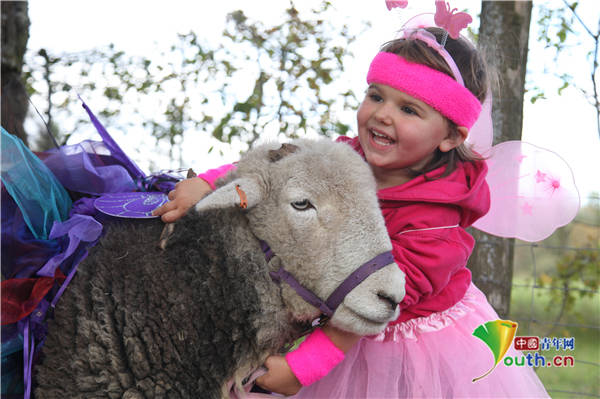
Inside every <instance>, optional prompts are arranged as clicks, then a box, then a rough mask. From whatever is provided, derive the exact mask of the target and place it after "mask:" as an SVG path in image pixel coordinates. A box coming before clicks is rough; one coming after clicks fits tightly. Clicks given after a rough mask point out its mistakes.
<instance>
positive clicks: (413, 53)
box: [380, 27, 489, 177]
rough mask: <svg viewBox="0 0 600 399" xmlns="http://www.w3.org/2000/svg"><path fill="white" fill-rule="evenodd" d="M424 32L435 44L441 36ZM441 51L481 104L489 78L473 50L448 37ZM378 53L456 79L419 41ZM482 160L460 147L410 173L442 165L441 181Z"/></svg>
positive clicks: (393, 44) (454, 131)
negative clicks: (459, 166) (466, 164)
mask: <svg viewBox="0 0 600 399" xmlns="http://www.w3.org/2000/svg"><path fill="white" fill-rule="evenodd" d="M427 31H429V32H430V33H432V34H433V35H434V36H435V38H436V40H437V41H438V43H439V42H441V40H442V37H443V36H444V33H445V31H444V30H443V29H440V28H435V27H431V28H427ZM444 47H445V49H446V51H448V53H449V54H450V56H451V57H452V59H453V60H454V62H455V63H456V66H457V67H458V70H459V71H460V74H461V76H462V78H463V81H464V83H465V87H466V88H467V89H469V91H471V93H473V95H474V96H475V97H477V99H478V100H479V101H480V102H481V103H483V102H484V101H485V98H486V95H487V92H488V87H489V77H488V72H487V66H486V64H485V61H484V60H483V58H482V57H481V55H480V54H479V52H478V51H477V49H476V48H475V47H474V46H473V45H472V44H471V43H469V42H468V41H467V40H465V39H463V38H461V37H459V38H458V39H456V40H454V39H452V38H451V37H448V38H447V41H446V44H445V46H444ZM380 51H384V52H387V53H394V54H397V55H399V56H401V57H402V58H404V59H406V60H407V61H411V62H415V63H419V64H423V65H426V66H428V67H430V68H433V69H436V70H438V71H440V72H443V73H445V74H446V75H448V76H450V77H452V78H454V79H456V78H455V76H454V75H453V74H452V70H451V69H450V67H449V66H448V64H447V63H446V61H445V60H444V58H442V56H441V55H439V54H438V52H437V51H436V50H434V49H432V48H431V47H429V46H428V45H427V44H426V43H425V42H423V41H421V40H413V39H396V40H392V41H390V42H387V43H385V44H384V45H383V46H382V47H381V50H380ZM445 119H446V122H447V123H448V129H449V134H450V136H451V137H456V136H458V135H459V132H458V126H457V125H456V123H454V122H452V121H451V120H450V119H448V118H445ZM482 159H483V158H482V157H481V156H480V155H479V154H477V153H475V152H474V151H473V150H471V149H470V148H469V146H468V145H466V144H465V143H462V144H460V145H459V146H458V147H456V148H454V149H452V150H450V151H448V152H442V151H440V150H439V149H436V152H435V154H434V157H433V158H432V160H431V161H430V162H429V163H427V165H425V166H424V167H423V168H422V169H421V170H418V171H417V170H415V171H414V173H415V176H418V175H420V174H425V173H427V172H430V171H432V170H434V169H437V168H439V167H440V166H442V165H446V170H445V171H444V173H443V175H442V176H441V177H444V176H447V175H449V174H450V173H452V172H453V171H454V170H455V169H456V166H457V164H458V162H474V161H479V160H482Z"/></svg>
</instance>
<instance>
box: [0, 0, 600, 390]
mask: <svg viewBox="0 0 600 399" xmlns="http://www.w3.org/2000/svg"><path fill="white" fill-rule="evenodd" d="M452 7H457V8H458V10H460V11H467V12H469V13H470V14H471V15H472V16H473V19H474V21H473V23H472V24H471V25H470V26H469V28H468V35H469V36H470V37H471V38H472V40H473V41H474V42H475V43H477V45H478V46H479V48H480V49H481V50H482V51H483V52H484V54H485V56H486V59H487V61H488V63H489V64H490V66H491V67H492V69H493V70H494V71H495V73H496V75H497V76H498V82H499V83H498V85H497V87H495V88H494V127H495V136H494V141H495V142H496V143H497V142H502V141H506V140H514V139H522V140H524V141H527V142H530V143H532V144H535V145H538V146H540V147H543V148H547V149H549V150H552V151H554V152H556V153H558V154H559V155H560V156H561V157H562V158H563V159H565V160H566V161H567V162H568V163H569V165H570V166H571V168H572V169H573V173H574V176H575V181H576V183H577V185H578V187H579V191H580V196H581V209H580V211H579V214H578V216H577V217H576V218H575V220H574V221H573V222H572V223H570V224H569V225H567V226H564V227H562V228H560V229H558V230H557V231H556V232H555V233H554V234H553V235H552V236H550V237H549V238H547V239H546V240H544V241H540V242H536V243H526V242H522V241H519V240H513V239H500V238H497V237H491V236H487V235H485V234H484V233H481V232H479V231H473V234H474V235H476V237H477V240H478V246H477V248H476V250H475V253H474V255H473V257H472V259H471V262H470V263H471V264H470V268H471V269H472V271H473V276H474V281H475V282H476V284H478V286H480V287H481V288H482V289H483V291H484V292H486V294H487V295H488V299H489V300H490V302H491V303H492V304H493V305H494V307H495V308H496V309H497V310H498V312H499V314H500V315H501V316H502V317H504V318H509V319H511V320H514V321H517V322H519V330H518V333H517V334H518V335H529V336H539V337H575V350H574V351H572V352H571V353H565V351H564V350H557V351H546V352H544V353H542V354H543V355H545V356H550V355H551V354H559V355H564V354H570V355H573V356H574V358H575V366H574V367H572V368H564V367H563V368H550V367H540V368H538V369H537V372H538V375H539V376H540V377H541V378H542V381H543V382H544V384H545V385H546V388H547V389H548V391H549V392H550V394H551V395H552V397H600V345H599V344H598V342H600V296H599V294H598V286H599V284H600V255H599V253H600V249H599V248H600V200H599V196H598V195H599V192H600V178H599V177H598V171H600V156H599V155H600V119H599V115H600V105H599V91H598V89H599V88H600V83H599V79H600V76H599V75H598V55H599V54H598V51H599V50H598V49H599V36H600V3H598V2H597V1H595V0H583V1H580V2H574V1H565V0H548V1H543V2H542V1H539V2H538V1H536V2H530V1H483V2H481V1H477V0H462V1H461V0H456V1H453V2H452ZM434 10H435V5H434V1H433V0H421V1H416V0H413V1H409V6H408V7H407V8H406V9H394V10H392V11H391V12H390V11H388V10H387V9H386V7H385V2H384V1H383V0H378V1H374V0H368V1H367V0H364V1H353V2H349V1H347V0H331V1H317V0H303V1H295V2H294V1H285V0H280V1H276V2H275V1H266V0H253V1H251V2H250V1H242V0H230V1H223V2H206V1H203V2H189V1H170V2H160V1H143V2H142V1H136V0H128V1H116V0H114V1H113V0H108V1H103V2H97V1H95V2H82V1H74V0H73V1H67V0H55V1H52V2H48V1H44V0H32V1H29V2H24V1H2V126H3V127H5V128H6V129H7V130H8V131H9V132H10V133H12V134H15V135H18V136H19V137H21V138H22V139H23V141H24V142H25V143H27V144H28V146H29V147H30V148H31V149H33V150H34V151H44V150H47V149H49V148H51V147H52V146H53V142H52V140H51V139H50V135H49V134H48V131H50V132H51V134H52V136H53V137H54V138H55V139H56V140H57V142H58V143H59V144H61V145H62V144H74V143H78V142H80V141H81V140H84V139H89V138H94V137H96V136H95V131H94V129H93V127H92V126H91V124H90V122H89V120H88V118H87V115H86V114H85V112H84V111H83V109H82V107H81V102H80V100H79V99H78V96H81V98H82V99H83V100H84V101H85V102H86V103H87V104H88V105H89V106H90V108H91V109H92V110H93V111H94V112H95V113H96V114H97V116H98V117H99V119H100V121H101V122H102V123H103V124H104V125H105V126H106V127H107V129H108V131H109V132H110V133H111V135H113V137H114V138H115V140H116V141H117V142H118V143H119V144H120V145H121V146H122V148H123V149H124V151H125V152H126V153H127V154H128V155H129V156H130V157H131V158H132V159H133V160H134V161H135V162H136V163H138V165H139V166H140V167H141V168H142V169H143V170H144V171H146V172H157V171H159V170H170V169H175V170H178V169H180V168H183V169H187V168H189V167H192V168H194V169H195V170H196V171H197V172H200V171H203V170H205V169H207V168H211V167H216V166H219V165H221V164H223V163H226V162H232V161H235V160H236V159H237V158H238V157H239V154H240V152H242V151H245V150H246V149H248V148H249V146H251V145H253V144H255V143H258V142H263V141H267V140H275V139H280V140H281V139H284V140H285V139H289V138H293V137H319V136H327V137H331V138H335V137H337V136H338V135H342V134H346V135H351V136H352V135H354V129H355V112H356V108H357V106H358V104H359V102H360V101H361V99H362V96H363V94H364V90H365V89H366V82H365V80H364V79H365V76H366V71H367V68H368V65H369V63H370V61H371V59H372V57H373V56H374V54H375V53H376V52H377V51H378V49H379V47H380V46H381V45H382V44H383V43H384V42H385V41H387V40H390V39H392V38H393V37H394V36H395V34H396V31H397V30H398V29H399V28H400V27H401V26H402V24H403V23H404V22H406V20H407V19H408V18H409V17H411V16H413V15H415V14H418V13H423V12H433V11H434Z"/></svg>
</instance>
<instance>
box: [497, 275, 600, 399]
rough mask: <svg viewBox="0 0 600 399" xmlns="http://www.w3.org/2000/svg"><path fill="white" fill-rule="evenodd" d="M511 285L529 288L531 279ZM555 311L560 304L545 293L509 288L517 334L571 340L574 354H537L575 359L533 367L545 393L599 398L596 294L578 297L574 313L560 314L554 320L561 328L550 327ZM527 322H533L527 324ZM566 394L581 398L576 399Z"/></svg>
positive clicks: (599, 331)
mask: <svg viewBox="0 0 600 399" xmlns="http://www.w3.org/2000/svg"><path fill="white" fill-rule="evenodd" d="M515 284H522V285H530V284H531V279H529V281H527V280H515ZM532 295H533V301H532ZM559 312H560V303H555V302H552V298H551V295H550V294H549V291H548V290H546V289H535V290H534V292H533V293H532V289H531V288H524V287H513V290H512V297H511V314H510V317H509V318H510V319H511V320H513V321H516V322H518V323H519V329H518V331H517V335H531V336H539V337H540V339H541V338H542V337H559V338H560V337H575V350H574V351H565V350H559V351H556V350H549V351H540V354H541V355H543V356H544V357H545V358H546V359H549V358H551V357H552V356H554V355H562V356H564V355H571V356H573V357H574V359H575V366H574V367H539V368H537V370H536V371H537V374H538V376H539V377H540V379H541V380H542V382H543V383H544V386H545V387H546V389H547V390H548V393H549V394H550V395H551V396H552V397H553V398H573V397H582V398H583V397H589V396H595V397H600V366H599V364H600V329H599V327H600V295H599V294H595V295H594V296H593V297H586V298H579V299H578V300H577V302H576V305H575V307H574V310H573V311H570V312H568V313H565V314H563V316H562V318H561V319H560V320H559V321H558V323H560V324H563V325H554V323H555V321H556V318H557V316H558V314H559ZM531 319H536V320H537V321H535V322H531V321H530V320H531ZM572 325H584V326H590V327H591V328H587V327H574V326H572ZM594 327H595V328H594ZM584 362H590V363H594V364H587V363H584ZM560 391H566V392H567V393H565V392H560ZM568 392H577V393H581V394H585V395H581V396H577V395H574V394H572V393H568Z"/></svg>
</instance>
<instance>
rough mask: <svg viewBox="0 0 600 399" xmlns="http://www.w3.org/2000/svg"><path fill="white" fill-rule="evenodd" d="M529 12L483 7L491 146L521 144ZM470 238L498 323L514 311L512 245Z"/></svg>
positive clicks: (515, 4) (521, 5) (513, 4)
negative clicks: (493, 79) (490, 77)
mask: <svg viewBox="0 0 600 399" xmlns="http://www.w3.org/2000/svg"><path fill="white" fill-rule="evenodd" d="M531 9H532V3H531V2H529V1H483V2H482V3H481V18H480V20H481V23H480V29H479V43H478V45H479V48H480V49H481V50H482V51H483V53H484V56H485V58H486V61H487V63H488V65H489V66H490V68H491V70H492V71H495V72H496V74H497V79H498V84H494V85H492V93H493V100H494V101H493V111H492V112H493V115H492V118H493V123H494V143H493V144H497V143H500V142H503V141H507V140H520V139H521V131H522V127H523V98H524V93H525V73H526V70H527V68H526V66H527V50H528V47H527V44H528V41H529V25H530V21H531ZM508 43H510V45H507V44H508ZM471 233H472V234H473V236H474V237H475V240H476V242H477V244H476V246H475V250H474V251H473V255H472V256H471V259H470V260H469V268H470V269H471V271H472V272H473V282H474V283H475V284H476V285H477V286H478V287H479V288H480V289H481V290H482V291H483V292H484V293H485V294H486V295H487V298H488V300H489V301H490V303H491V304H492V306H493V307H494V308H495V309H496V311H497V312H498V314H499V315H500V317H506V316H507V315H508V313H509V310H510V296H511V295H510V294H511V285H512V275H513V259H514V239H505V238H500V237H496V236H492V235H489V234H486V233H484V232H482V231H479V230H475V229H472V231H471Z"/></svg>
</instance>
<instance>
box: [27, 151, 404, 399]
mask: <svg viewBox="0 0 600 399" xmlns="http://www.w3.org/2000/svg"><path fill="white" fill-rule="evenodd" d="M375 193H376V186H375V182H374V178H373V176H372V174H371V171H370V169H369V167H368V166H367V164H366V163H365V162H364V160H363V159H362V158H361V157H360V156H359V155H358V154H356V153H355V151H354V150H352V149H351V147H350V146H348V145H347V144H342V143H334V142H331V141H329V140H316V141H312V140H297V141H294V142H293V143H292V144H284V145H281V147H279V145H278V144H275V143H270V144H264V145H261V146H258V147H256V148H254V149H253V150H251V151H248V152H247V153H246V154H245V156H243V157H242V159H241V160H240V161H239V163H238V164H237V169H236V170H234V171H233V172H230V174H229V175H228V176H227V177H226V178H225V179H222V181H220V182H219V184H218V188H217V190H215V191H213V192H212V193H211V194H209V195H208V196H206V197H205V198H204V199H203V200H201V201H200V202H199V203H198V204H197V205H196V207H195V209H193V210H192V211H190V212H188V214H187V215H186V216H185V217H183V218H182V219H180V220H179V221H178V222H176V223H175V224H174V228H173V232H172V235H171V236H170V237H169V239H168V241H167V245H166V248H165V249H164V250H162V249H160V248H159V246H158V245H157V241H158V237H159V236H160V234H161V231H162V230H163V226H164V225H163V224H162V222H161V221H160V220H158V219H154V220H121V221H115V222H112V223H109V224H108V226H107V229H106V230H107V231H106V234H105V236H104V237H103V238H102V239H101V240H100V241H99V243H98V244H97V245H96V246H95V247H94V248H93V249H92V251H90V255H89V256H88V257H87V258H86V259H85V260H84V261H83V262H82V263H81V264H80V265H79V269H78V271H77V273H76V275H75V277H74V278H73V280H72V282H71V283H70V285H69V287H68V289H67V290H66V292H65V294H64V295H63V297H62V298H61V300H60V301H59V303H58V304H57V307H56V309H55V317H54V320H52V321H51V322H50V324H49V332H48V336H47V339H46V342H45V345H44V348H43V361H42V363H41V364H39V365H38V366H36V368H35V369H34V371H35V374H34V392H35V397H36V398H98V397H103V398H105V397H108V398H128V399H130V398H145V397H147V398H226V397H229V389H230V388H229V387H230V386H231V381H233V382H234V387H235V389H237V390H238V391H240V390H241V383H242V380H243V379H244V378H245V377H247V376H248V375H250V374H251V373H252V372H253V371H254V370H256V369H257V368H259V367H260V366H261V365H262V364H263V363H264V361H265V359H266V358H267V357H268V356H269V355H272V354H275V353H278V352H279V351H280V350H281V349H282V348H283V347H284V346H285V345H286V344H288V343H290V342H293V340H294V339H297V338H298V337H299V336H301V335H302V333H303V332H305V331H306V329H307V328H310V326H311V322H313V321H314V320H315V319H316V318H318V317H319V316H320V314H321V311H320V310H319V309H317V308H316V307H314V306H312V305H310V304H309V303H307V302H306V301H304V300H303V299H301V298H300V296H299V295H298V294H297V293H296V291H294V290H293V289H292V288H290V286H289V285H287V284H285V283H281V284H279V285H278V284H275V283H274V282H273V281H272V279H271V277H270V275H269V272H272V271H275V270H277V269H278V268H279V267H280V266H285V269H286V270H288V271H289V272H290V273H291V274H292V275H294V276H295V277H296V278H297V280H298V281H299V282H300V283H302V284H303V285H304V286H305V287H307V288H308V289H310V290H312V292H314V293H315V294H316V295H317V296H318V297H320V298H327V297H328V296H329V295H330V294H331V293H332V292H333V291H334V290H335V288H336V287H337V286H338V285H339V284H340V283H341V282H342V281H344V279H345V278H346V277H347V276H348V275H349V274H351V273H352V272H353V271H354V270H355V269H357V268H358V267H359V266H360V265H362V264H363V263H364V262H366V261H367V260H369V259H371V258H373V257H374V256H376V255H378V254H380V253H382V252H387V251H391V249H392V246H391V243H390V240H389V237H388V234H387V231H386V228H385V225H384V221H383V217H382V215H381V212H380V210H379V206H378V200H377V197H376V194H375ZM240 205H241V206H240ZM261 240H262V241H264V242H266V243H268V245H269V246H270V248H271V250H272V251H273V253H274V254H275V256H274V257H273V258H272V259H271V260H270V261H269V262H267V260H266V258H265V255H264V252H263V250H262V248H261V244H260V242H261ZM403 296H404V275H403V273H402V272H401V271H400V269H399V268H398V266H397V265H396V264H395V263H393V262H391V263H389V264H388V265H386V266H385V267H383V268H381V269H380V270H378V271H376V272H375V273H373V274H371V275H370V276H369V277H368V278H366V279H365V280H364V281H363V282H362V283H361V284H360V285H358V286H357V287H356V288H354V289H353V290H352V291H351V292H350V293H349V294H348V295H347V296H346V297H345V298H344V300H343V302H342V303H341V304H340V306H339V307H338V308H337V310H336V311H335V313H334V314H333V316H332V317H331V318H330V320H329V321H328V322H329V323H331V324H332V325H333V326H336V327H338V328H341V329H343V330H346V331H351V332H354V333H357V334H360V335H371V334H377V333H379V332H381V331H382V330H383V329H384V328H385V326H386V324H387V323H388V322H389V321H391V320H394V319H395V318H397V316H398V314H399V309H398V306H396V305H397V304H398V303H399V302H400V301H401V300H402V297H403Z"/></svg>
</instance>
